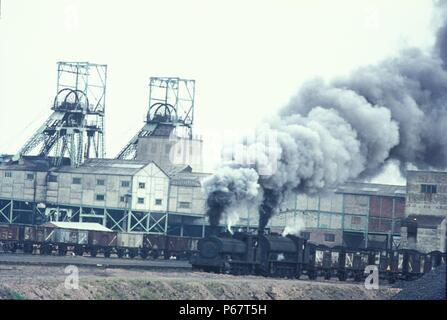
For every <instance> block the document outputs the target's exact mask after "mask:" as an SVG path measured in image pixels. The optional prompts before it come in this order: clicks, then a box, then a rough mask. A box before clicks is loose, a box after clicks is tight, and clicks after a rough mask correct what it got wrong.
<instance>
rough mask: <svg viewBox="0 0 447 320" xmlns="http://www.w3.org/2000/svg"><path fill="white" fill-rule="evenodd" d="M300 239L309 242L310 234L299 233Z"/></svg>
mask: <svg viewBox="0 0 447 320" xmlns="http://www.w3.org/2000/svg"><path fill="white" fill-rule="evenodd" d="M301 238H303V239H306V240H309V239H310V232H306V231H301Z"/></svg>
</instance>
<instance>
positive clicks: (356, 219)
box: [351, 217, 362, 225]
mask: <svg viewBox="0 0 447 320" xmlns="http://www.w3.org/2000/svg"><path fill="white" fill-rule="evenodd" d="M351 223H352V224H357V225H359V224H361V223H362V218H361V217H352V218H351Z"/></svg>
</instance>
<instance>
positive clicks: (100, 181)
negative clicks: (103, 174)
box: [96, 179, 105, 186]
mask: <svg viewBox="0 0 447 320" xmlns="http://www.w3.org/2000/svg"><path fill="white" fill-rule="evenodd" d="M104 184H105V181H104V179H98V180H96V185H97V186H103V185H104Z"/></svg>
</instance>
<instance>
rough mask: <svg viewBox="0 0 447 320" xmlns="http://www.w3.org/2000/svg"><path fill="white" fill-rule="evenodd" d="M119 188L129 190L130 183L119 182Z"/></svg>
mask: <svg viewBox="0 0 447 320" xmlns="http://www.w3.org/2000/svg"><path fill="white" fill-rule="evenodd" d="M121 187H123V188H129V187H130V181H121Z"/></svg>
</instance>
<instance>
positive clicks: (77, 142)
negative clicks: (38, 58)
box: [15, 62, 107, 166]
mask: <svg viewBox="0 0 447 320" xmlns="http://www.w3.org/2000/svg"><path fill="white" fill-rule="evenodd" d="M106 79H107V66H106V65H99V64H91V63H88V62H58V71H57V90H56V92H57V94H56V97H55V99H54V102H53V106H52V108H51V109H52V110H53V113H52V114H51V116H50V117H49V118H48V120H47V121H46V122H45V123H44V124H43V125H42V126H41V127H40V128H39V129H38V130H37V131H36V133H35V134H34V135H33V136H32V137H31V138H30V139H29V140H28V141H27V142H26V143H25V145H24V146H23V147H22V149H20V151H19V152H18V154H17V155H16V156H15V158H16V159H18V158H20V157H22V156H25V155H38V156H41V157H46V158H49V159H51V161H52V165H54V166H58V165H61V164H62V160H63V159H64V158H69V159H70V164H71V165H72V166H79V165H80V164H81V163H83V161H84V160H85V159H88V158H104V157H105V144H104V114H105V101H106Z"/></svg>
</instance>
